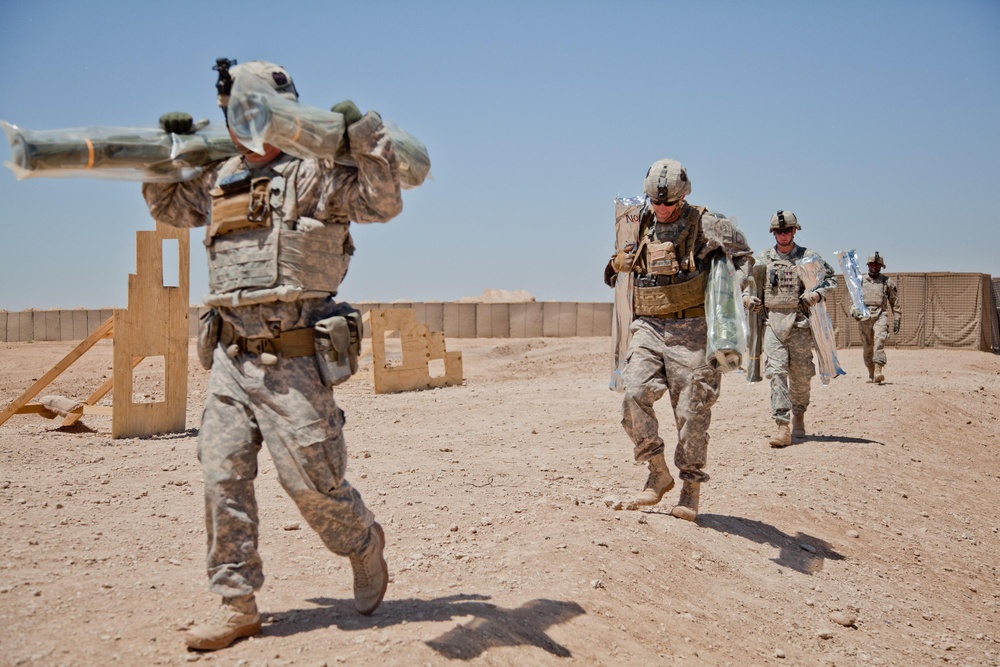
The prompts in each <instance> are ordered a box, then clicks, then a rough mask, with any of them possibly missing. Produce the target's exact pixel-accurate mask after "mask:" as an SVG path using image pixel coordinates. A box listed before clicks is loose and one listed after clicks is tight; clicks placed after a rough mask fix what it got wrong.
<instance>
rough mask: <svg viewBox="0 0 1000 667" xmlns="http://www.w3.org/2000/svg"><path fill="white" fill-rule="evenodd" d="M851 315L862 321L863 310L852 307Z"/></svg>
mask: <svg viewBox="0 0 1000 667" xmlns="http://www.w3.org/2000/svg"><path fill="white" fill-rule="evenodd" d="M851 317H853V318H854V319H856V320H858V321H859V322H860V321H861V311H860V310H858V309H857V308H851Z"/></svg>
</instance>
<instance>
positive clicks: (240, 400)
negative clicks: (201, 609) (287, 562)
mask: <svg viewBox="0 0 1000 667" xmlns="http://www.w3.org/2000/svg"><path fill="white" fill-rule="evenodd" d="M343 426H344V413H343V412H342V411H341V410H340V408H339V407H337V404H336V403H335V402H334V400H333V391H332V390H331V389H329V388H328V387H325V386H324V385H323V384H322V383H321V382H320V379H319V372H318V370H317V368H316V360H315V358H314V357H312V356H305V357H292V358H281V359H279V360H278V363H277V364H276V365H274V366H262V365H261V364H260V363H259V361H258V357H257V356H256V355H252V354H243V353H240V354H239V355H237V356H236V358H230V357H229V356H227V355H226V353H225V351H224V350H223V348H222V346H221V345H220V346H218V347H216V349H215V355H214V357H213V364H212V374H211V377H210V379H209V383H208V396H207V398H206V400H205V414H204V416H203V417H202V423H201V431H200V432H199V434H198V459H199V460H200V461H201V464H202V468H203V472H204V477H205V527H206V529H207V531H208V559H207V561H208V562H207V564H208V578H209V590H211V591H212V592H214V593H218V594H219V595H222V596H235V595H245V594H248V593H252V592H253V591H255V590H257V589H259V588H260V587H261V586H262V585H263V583H264V571H263V566H262V563H261V559H260V555H259V554H258V552H257V534H258V533H257V522H258V518H257V501H256V499H255V497H254V487H253V482H254V478H255V477H256V476H257V454H258V452H259V451H260V446H261V443H262V442H263V443H267V448H268V451H270V453H271V458H272V459H273V460H274V465H275V468H276V470H277V473H278V480H279V481H280V482H281V486H282V487H284V489H285V491H286V492H288V495H289V496H291V498H292V500H294V501H295V504H296V505H297V506H298V508H299V512H301V514H302V517H303V518H304V519H305V520H306V521H307V522H308V523H309V525H310V526H311V527H312V528H313V530H315V531H316V532H317V533H318V534H319V536H320V538H322V540H323V543H324V544H325V545H326V546H327V548H328V549H330V551H332V552H334V553H336V554H339V555H351V554H355V553H358V552H360V551H361V550H362V549H364V547H365V546H366V544H367V541H368V533H369V528H370V527H371V524H372V522H373V520H374V517H373V516H372V513H371V512H370V511H369V510H368V508H367V507H365V504H364V502H363V501H362V500H361V495H360V494H359V493H358V492H357V490H356V489H354V488H353V487H352V486H351V485H350V484H349V483H348V482H347V481H346V480H345V479H344V472H345V468H346V467H347V451H346V448H345V445H344V436H343V433H342V430H343Z"/></svg>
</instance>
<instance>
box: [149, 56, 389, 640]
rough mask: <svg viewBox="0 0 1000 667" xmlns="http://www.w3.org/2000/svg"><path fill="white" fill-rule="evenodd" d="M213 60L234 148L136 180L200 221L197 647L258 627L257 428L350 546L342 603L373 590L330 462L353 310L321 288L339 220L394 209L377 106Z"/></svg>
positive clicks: (318, 514) (164, 216) (289, 479)
mask: <svg viewBox="0 0 1000 667" xmlns="http://www.w3.org/2000/svg"><path fill="white" fill-rule="evenodd" d="M217 70H218V71H219V84H218V92H219V104H220V106H221V107H222V110H223V113H224V114H225V116H226V124H227V127H228V129H229V133H230V135H231V136H232V139H233V142H234V143H235V144H236V147H237V148H238V149H239V151H240V155H237V156H234V157H230V158H228V159H225V160H223V161H221V162H217V163H215V164H214V165H212V166H210V167H208V168H206V169H205V171H204V173H203V174H202V175H201V176H200V177H198V178H196V179H194V180H190V181H185V182H180V183H146V184H145V185H144V186H143V195H144V196H145V198H146V202H147V203H148V205H149V209H150V212H151V213H152V215H153V217H154V218H156V219H157V220H159V221H161V222H164V223H166V224H170V225H174V226H177V227H198V226H204V227H206V236H205V246H206V250H207V253H208V267H209V286H210V290H211V292H210V293H209V294H208V295H207V296H206V297H205V300H204V303H205V305H207V306H209V307H210V308H211V310H210V311H209V313H208V314H207V315H206V317H205V319H204V330H203V331H202V335H201V336H200V337H199V344H200V351H201V356H202V360H203V362H204V363H206V365H210V366H211V377H210V379H209V384H208V392H207V397H206V399H205V411H204V415H203V418H202V424H201V429H200V431H199V434H198V458H199V460H200V461H201V464H202V468H203V473H204V479H205V513H206V517H205V519H206V521H205V523H206V526H207V530H208V532H209V535H208V558H207V565H208V577H209V589H210V590H211V591H213V592H214V593H217V594H218V595H219V596H221V597H222V606H221V607H220V608H219V609H218V611H217V612H216V613H215V614H214V615H212V616H211V617H210V618H209V619H208V620H207V621H206V622H204V623H201V624H198V625H195V626H194V627H192V628H191V629H190V630H189V631H188V632H187V634H186V636H185V641H186V642H187V644H188V646H189V647H190V648H192V649H197V650H214V649H219V648H223V647H225V646H228V645H229V644H230V643H232V642H233V641H235V640H237V639H239V638H241V637H247V636H250V635H254V634H256V633H258V632H260V629H261V621H260V614H259V612H258V610H257V605H256V601H255V597H254V594H255V592H256V591H257V590H258V589H260V587H261V586H262V585H263V583H264V574H263V567H262V563H261V557H260V554H259V553H258V551H257V541H258V526H257V503H256V500H255V498H254V477H255V476H256V474H257V453H258V451H259V449H260V447H261V445H262V444H266V445H267V448H268V450H269V451H270V453H271V456H272V458H273V459H274V464H275V468H276V469H277V472H278V476H279V478H280V480H281V485H282V487H284V489H285V490H286V491H287V492H288V494H289V495H290V496H291V498H292V500H293V501H294V502H295V504H296V505H297V506H298V509H299V511H300V512H301V513H302V516H303V517H304V518H305V519H306V521H307V522H308V523H309V525H310V526H311V527H312V528H313V530H315V531H316V532H317V533H318V534H319V536H320V537H321V538H322V540H323V543H324V544H325V545H326V546H327V548H328V549H330V551H332V552H333V553H335V554H337V555H340V556H345V557H347V558H349V559H350V562H351V566H352V569H353V573H354V601H355V608H356V609H357V611H358V612H359V613H361V614H371V613H372V612H374V611H375V609H376V608H377V607H378V606H379V604H380V603H381V602H382V598H383V596H384V595H385V591H386V586H387V584H388V569H387V566H386V561H385V558H384V556H383V550H384V548H385V535H384V532H383V530H382V527H381V526H380V525H379V524H378V523H377V522H376V521H375V519H374V516H373V515H372V512H371V511H370V510H369V509H368V507H367V506H366V505H365V503H364V501H363V500H362V499H361V495H360V494H359V493H358V491H357V490H356V489H355V488H354V487H353V486H351V484H350V483H349V482H348V481H347V480H346V479H345V477H344V475H345V468H346V464H347V451H346V448H345V444H344V435H343V426H344V413H343V412H342V411H341V409H340V408H339V407H338V406H337V404H336V402H335V401H334V396H333V391H332V389H331V387H332V386H333V385H334V384H337V383H338V382H342V381H343V380H345V379H346V378H347V377H349V376H350V374H351V373H352V372H354V371H355V370H356V368H357V351H358V347H359V345H360V337H361V327H360V318H359V315H358V313H357V311H356V310H354V309H353V308H351V307H350V306H348V305H347V304H344V303H338V302H336V301H335V300H334V297H335V296H336V294H337V290H338V289H339V287H340V283H341V281H342V280H343V278H344V275H345V274H346V273H347V267H348V264H349V263H350V260H351V255H352V253H353V251H354V244H353V242H352V241H351V235H350V231H349V226H350V224H351V222H352V221H354V222H386V221H388V220H391V219H392V218H394V217H395V216H396V215H398V214H399V213H400V211H401V210H402V200H401V197H400V187H401V186H400V174H399V168H398V163H397V158H396V155H395V154H394V150H393V145H392V142H391V141H390V139H389V137H388V136H387V131H386V128H385V126H384V125H383V124H382V119H381V118H380V117H379V115H378V114H377V113H375V112H374V111H369V112H368V113H366V114H362V113H361V112H360V110H359V109H358V108H357V106H356V105H355V104H354V103H353V102H349V101H346V102H342V103H340V104H338V105H337V106H336V107H334V110H333V111H324V110H320V109H315V108H311V107H305V106H301V105H299V102H298V91H297V89H296V87H295V84H294V83H293V81H292V77H291V75H290V74H289V73H288V72H287V71H286V70H285V69H284V68H283V67H280V66H279V65H275V64H273V63H269V62H263V61H253V62H248V63H243V64H238V65H237V64H234V63H233V61H228V60H225V59H220V60H219V62H218V64H217ZM239 91H242V94H238V93H239ZM160 122H161V125H162V126H163V129H164V130H165V131H168V132H173V133H184V132H188V131H190V130H191V127H192V120H191V116H189V115H188V114H185V113H177V112H174V113H169V114H164V116H162V117H161V119H160ZM279 146H280V147H279ZM345 157H347V158H351V159H350V160H349V161H350V162H351V164H346V163H345V162H347V160H345V159H343V158H345Z"/></svg>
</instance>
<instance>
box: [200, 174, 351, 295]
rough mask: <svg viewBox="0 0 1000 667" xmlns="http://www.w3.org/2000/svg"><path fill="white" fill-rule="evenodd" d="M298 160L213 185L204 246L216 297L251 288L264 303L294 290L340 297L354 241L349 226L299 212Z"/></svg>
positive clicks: (210, 283)
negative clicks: (297, 187) (297, 189)
mask: <svg viewBox="0 0 1000 667" xmlns="http://www.w3.org/2000/svg"><path fill="white" fill-rule="evenodd" d="M299 164H300V162H299V161H297V160H296V161H289V162H284V163H279V164H278V165H276V167H275V168H274V169H269V170H265V171H266V173H265V174H264V175H261V176H258V177H251V173H250V172H247V171H240V172H236V173H234V174H231V175H229V176H227V177H224V178H221V179H220V180H219V181H218V184H217V186H216V187H215V188H213V189H212V191H211V193H210V194H211V196H212V221H211V225H210V226H209V228H208V232H207V235H206V238H205V245H206V246H207V248H208V278H209V286H210V288H211V291H212V294H213V295H223V294H227V293H235V292H251V293H254V295H255V298H253V299H252V300H253V301H255V302H258V303H261V302H268V301H278V300H282V301H286V300H289V299H294V298H295V297H294V295H295V294H297V293H298V294H306V293H309V292H314V293H315V292H326V293H329V294H336V292H337V289H338V287H340V282H341V281H342V280H343V279H344V275H345V274H346V273H347V266H348V263H349V262H350V258H351V254H352V253H353V252H354V244H353V242H352V241H351V235H350V233H349V231H348V226H347V225H346V224H326V223H323V222H321V221H319V220H315V219H313V218H308V217H305V216H299V215H298V210H297V206H296V192H295V177H296V175H297V174H298V168H299ZM289 295H292V296H289Z"/></svg>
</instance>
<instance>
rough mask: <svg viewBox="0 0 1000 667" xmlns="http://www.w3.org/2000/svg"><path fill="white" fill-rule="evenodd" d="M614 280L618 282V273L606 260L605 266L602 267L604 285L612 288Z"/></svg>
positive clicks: (609, 261)
mask: <svg viewBox="0 0 1000 667" xmlns="http://www.w3.org/2000/svg"><path fill="white" fill-rule="evenodd" d="M616 280H618V272H617V271H615V267H613V266H612V265H611V260H608V263H607V265H606V266H605V267H604V284H605V285H607V286H608V287H614V286H615V281H616Z"/></svg>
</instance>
